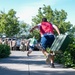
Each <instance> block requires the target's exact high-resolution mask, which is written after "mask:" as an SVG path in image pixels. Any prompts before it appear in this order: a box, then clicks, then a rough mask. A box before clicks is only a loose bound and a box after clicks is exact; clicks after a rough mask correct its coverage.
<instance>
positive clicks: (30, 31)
mask: <svg viewBox="0 0 75 75" xmlns="http://www.w3.org/2000/svg"><path fill="white" fill-rule="evenodd" d="M36 28H38V26H34V27H33V28H31V30H30V32H32V31H33V30H34V29H36Z"/></svg>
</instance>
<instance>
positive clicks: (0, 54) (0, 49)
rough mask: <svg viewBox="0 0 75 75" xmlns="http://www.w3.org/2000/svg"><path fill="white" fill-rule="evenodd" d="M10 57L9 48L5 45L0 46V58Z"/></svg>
mask: <svg viewBox="0 0 75 75" xmlns="http://www.w3.org/2000/svg"><path fill="white" fill-rule="evenodd" d="M9 55H10V47H9V46H8V45H5V44H0V58H5V57H8V56H9Z"/></svg>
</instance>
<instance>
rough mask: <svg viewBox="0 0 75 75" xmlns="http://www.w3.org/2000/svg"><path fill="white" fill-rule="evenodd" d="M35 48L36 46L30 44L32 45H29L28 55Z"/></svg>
mask: <svg viewBox="0 0 75 75" xmlns="http://www.w3.org/2000/svg"><path fill="white" fill-rule="evenodd" d="M33 50H34V47H33V46H30V47H29V51H28V53H27V56H29V54H30V53H31V52H32V51H33Z"/></svg>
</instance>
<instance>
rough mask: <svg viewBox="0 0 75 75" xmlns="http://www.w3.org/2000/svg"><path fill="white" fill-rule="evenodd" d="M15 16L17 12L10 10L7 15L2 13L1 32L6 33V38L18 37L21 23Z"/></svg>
mask: <svg viewBox="0 0 75 75" xmlns="http://www.w3.org/2000/svg"><path fill="white" fill-rule="evenodd" d="M15 15H16V11H14V10H13V9H11V10H9V12H8V13H7V14H6V13H5V12H2V11H1V14H0V32H1V33H5V35H6V36H9V37H12V36H14V35H16V34H17V33H18V32H19V30H20V28H19V21H18V18H17V17H16V16H15Z"/></svg>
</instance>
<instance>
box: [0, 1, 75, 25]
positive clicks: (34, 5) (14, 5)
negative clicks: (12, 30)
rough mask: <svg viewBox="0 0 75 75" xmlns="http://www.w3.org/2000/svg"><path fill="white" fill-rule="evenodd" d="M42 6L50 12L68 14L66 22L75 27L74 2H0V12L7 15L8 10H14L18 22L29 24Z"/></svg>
mask: <svg viewBox="0 0 75 75" xmlns="http://www.w3.org/2000/svg"><path fill="white" fill-rule="evenodd" d="M43 4H45V5H46V6H48V5H50V6H51V8H52V10H55V9H57V10H58V11H61V9H63V10H65V12H67V14H68V16H67V20H66V21H70V22H71V24H73V25H75V0H0V11H4V12H5V13H8V11H9V10H10V9H14V10H15V11H16V16H17V17H19V20H20V21H24V22H25V23H27V24H31V21H32V17H34V16H36V15H37V13H38V9H39V7H43Z"/></svg>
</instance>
